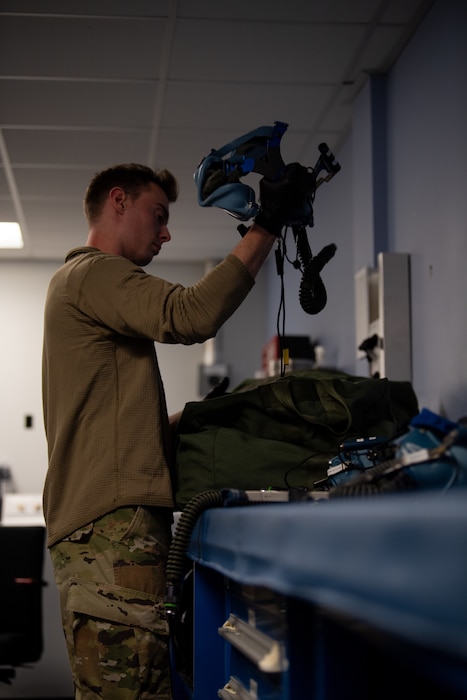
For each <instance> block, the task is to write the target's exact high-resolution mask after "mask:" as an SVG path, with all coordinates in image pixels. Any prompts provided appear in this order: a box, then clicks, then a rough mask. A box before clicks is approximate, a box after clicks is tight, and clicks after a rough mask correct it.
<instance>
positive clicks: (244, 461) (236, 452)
mask: <svg viewBox="0 0 467 700" xmlns="http://www.w3.org/2000/svg"><path fill="white" fill-rule="evenodd" d="M418 410H419V409H418V402H417V398H416V396H415V393H414V390H413V388H412V385H411V383H410V382H403V381H399V382H398V381H390V380H388V379H372V378H367V377H358V376H353V375H349V374H346V373H343V372H338V371H334V370H326V369H314V370H305V371H300V372H291V373H290V374H286V375H285V376H284V377H280V378H275V379H263V380H247V381H245V382H243V383H242V384H241V385H240V386H239V387H237V388H236V389H235V390H234V391H232V392H231V393H229V394H225V395H224V396H220V397H217V398H212V399H208V400H205V401H194V402H190V403H187V404H186V406H185V408H184V410H183V413H182V417H181V420H180V424H179V429H178V435H177V438H176V453H175V483H174V488H175V499H176V504H177V507H178V508H180V509H183V507H184V506H185V505H186V504H187V503H188V501H189V500H190V499H191V498H193V497H194V496H196V495H198V494H199V493H201V492H203V491H209V490H213V489H223V488H232V489H246V490H247V489H268V488H276V489H298V488H306V489H307V490H312V489H313V485H314V483H315V482H316V481H318V480H320V479H323V478H325V477H326V474H327V468H328V466H329V465H328V462H329V460H330V459H332V457H334V456H335V455H336V454H337V453H338V452H339V446H340V445H341V443H342V441H343V440H344V439H349V438H354V437H370V436H374V435H376V436H382V437H386V438H388V439H390V438H392V437H394V436H396V435H397V434H399V433H401V432H402V431H404V430H406V428H407V425H408V423H409V421H410V420H411V419H412V418H413V417H414V416H415V415H416V414H417V413H418Z"/></svg>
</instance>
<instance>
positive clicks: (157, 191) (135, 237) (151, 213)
mask: <svg viewBox="0 0 467 700" xmlns="http://www.w3.org/2000/svg"><path fill="white" fill-rule="evenodd" d="M168 219H169V202H168V199H167V195H166V194H165V192H164V191H163V190H162V189H161V188H160V187H159V186H158V185H156V184H155V183H150V185H148V187H147V188H146V189H144V190H143V191H142V192H141V194H140V195H139V197H138V198H137V199H131V198H130V197H127V198H126V200H125V234H124V248H125V250H124V255H125V257H126V258H128V259H129V260H131V261H132V262H134V263H135V264H136V265H140V266H142V267H143V266H145V265H148V264H149V263H150V262H151V260H152V259H153V257H154V256H155V255H158V254H159V251H160V249H161V247H162V244H163V243H166V242H168V241H170V233H169V229H168V228H167V222H168Z"/></svg>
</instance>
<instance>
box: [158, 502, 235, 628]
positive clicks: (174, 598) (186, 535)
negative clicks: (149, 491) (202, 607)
mask: <svg viewBox="0 0 467 700" xmlns="http://www.w3.org/2000/svg"><path fill="white" fill-rule="evenodd" d="M222 504H223V494H222V491H204V492H203V493H200V494H198V495H197V496H194V497H193V498H192V499H191V500H190V501H189V502H188V503H187V505H186V506H185V508H184V509H183V510H182V512H181V515H180V519H179V521H178V523H177V526H176V528H175V532H174V535H173V538H172V542H171V544H170V547H169V553H168V556H167V568H166V578H167V583H166V590H165V598H164V605H165V609H166V612H167V615H168V616H170V615H176V614H177V610H178V605H179V603H180V595H181V582H182V578H183V576H184V574H185V572H186V570H187V568H188V566H187V556H186V553H187V549H188V545H189V542H190V538H191V535H192V532H193V529H194V527H195V525H196V522H197V520H198V518H199V516H200V515H201V514H202V513H204V511H205V510H207V509H208V508H216V507H219V506H221V505H222Z"/></svg>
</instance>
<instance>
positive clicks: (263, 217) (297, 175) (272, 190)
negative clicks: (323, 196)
mask: <svg viewBox="0 0 467 700" xmlns="http://www.w3.org/2000/svg"><path fill="white" fill-rule="evenodd" d="M314 185H315V180H314V176H313V174H312V173H310V172H309V171H308V170H307V168H305V167H304V166H303V165H300V163H291V164H290V165H288V166H287V168H286V170H285V172H284V174H283V175H282V177H281V178H280V179H279V180H267V179H266V178H265V177H263V178H261V180H260V182H259V193H260V210H259V212H258V214H257V215H256V218H255V222H256V223H257V224H259V225H260V226H262V227H263V228H265V229H266V230H267V231H269V233H272V234H273V235H274V236H277V237H278V236H280V233H281V231H282V229H283V228H284V226H285V225H286V224H287V223H288V222H289V221H290V220H291V219H292V218H293V215H294V214H296V213H297V211H299V210H300V209H301V208H302V206H303V204H304V201H305V197H306V195H307V194H310V195H312V193H313V188H314Z"/></svg>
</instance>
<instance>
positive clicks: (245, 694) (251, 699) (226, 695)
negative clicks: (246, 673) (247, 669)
mask: <svg viewBox="0 0 467 700" xmlns="http://www.w3.org/2000/svg"><path fill="white" fill-rule="evenodd" d="M251 683H252V686H253V687H252V688H251V690H247V689H246V688H245V686H244V685H242V683H240V681H239V680H238V679H237V678H234V677H233V676H230V679H229V682H228V683H226V684H225V685H224V687H223V688H221V690H218V691H217V695H218V697H220V698H221V700H258V694H257V692H256V683H255V682H254V681H253V680H252V681H251Z"/></svg>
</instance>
